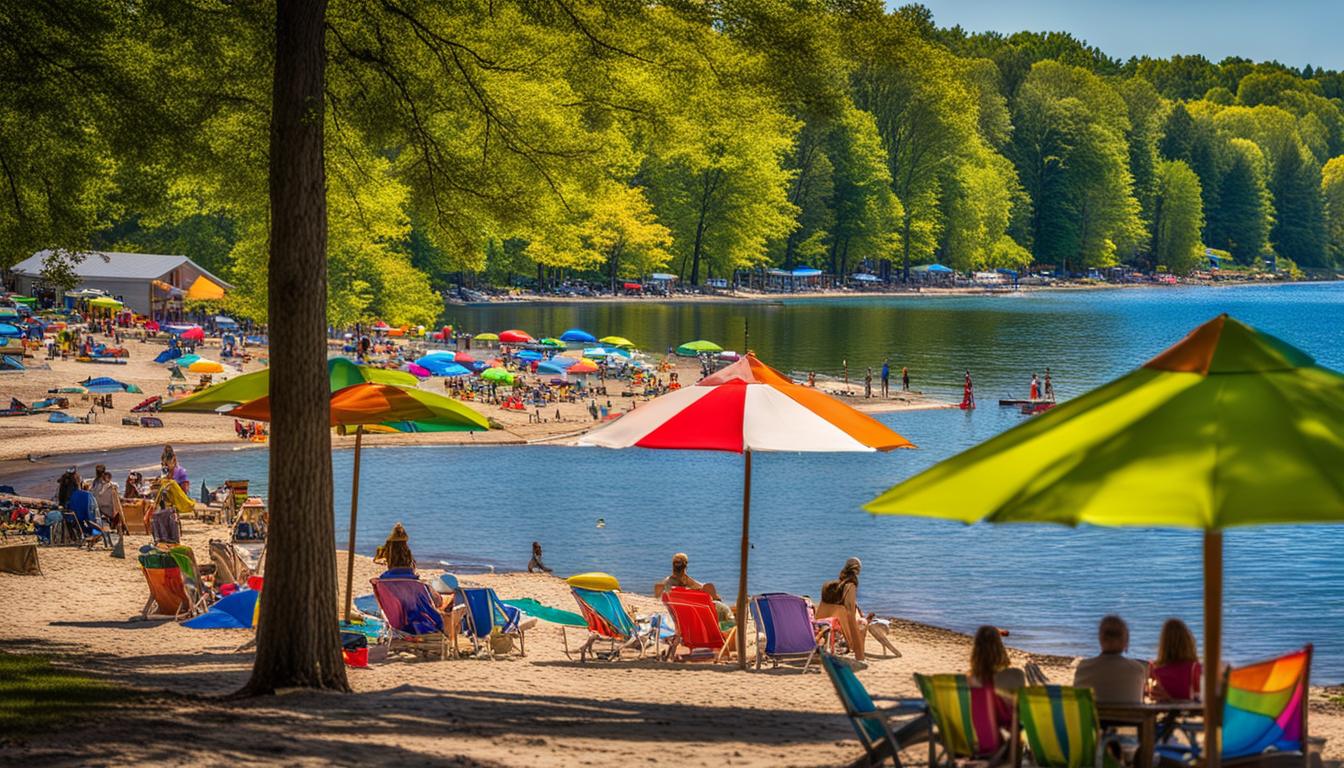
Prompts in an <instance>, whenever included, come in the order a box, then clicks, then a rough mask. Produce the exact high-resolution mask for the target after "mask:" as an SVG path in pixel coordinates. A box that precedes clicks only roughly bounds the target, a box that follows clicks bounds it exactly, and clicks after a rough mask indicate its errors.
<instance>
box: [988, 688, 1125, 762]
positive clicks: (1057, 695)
mask: <svg viewBox="0 0 1344 768" xmlns="http://www.w3.org/2000/svg"><path fill="white" fill-rule="evenodd" d="M1017 720H1018V722H1019V723H1020V724H1021V725H1022V731H1023V734H1024V735H1025V736H1026V742H1027V749H1028V750H1029V751H1030V753H1031V763H1032V764H1033V765H1037V766H1041V768H1084V766H1088V767H1089V768H1111V767H1112V766H1113V765H1114V764H1115V762H1114V761H1113V760H1112V758H1111V756H1110V752H1109V751H1108V750H1107V749H1106V747H1107V743H1108V742H1109V741H1110V740H1111V739H1109V738H1102V731H1101V722H1100V720H1099V719H1098V718H1097V705H1096V702H1095V701H1094V700H1093V698H1092V689H1091V688H1069V687H1065V686H1060V685H1046V686H1038V687H1029V688H1023V689H1021V690H1019V691H1018V692H1017ZM1020 762H1021V761H1020V760H1019V756H1017V755H1014V756H1013V763H1014V765H1017V764H1019V763H1020Z"/></svg>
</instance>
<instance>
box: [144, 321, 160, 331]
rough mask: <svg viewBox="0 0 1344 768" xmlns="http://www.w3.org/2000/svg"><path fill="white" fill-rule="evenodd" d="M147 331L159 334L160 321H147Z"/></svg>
mask: <svg viewBox="0 0 1344 768" xmlns="http://www.w3.org/2000/svg"><path fill="white" fill-rule="evenodd" d="M145 330H146V331H150V332H157V331H158V330H159V321H158V320H146V321H145Z"/></svg>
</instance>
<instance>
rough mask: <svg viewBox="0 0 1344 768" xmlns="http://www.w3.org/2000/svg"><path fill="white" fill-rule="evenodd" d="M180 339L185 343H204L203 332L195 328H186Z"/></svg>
mask: <svg viewBox="0 0 1344 768" xmlns="http://www.w3.org/2000/svg"><path fill="white" fill-rule="evenodd" d="M182 338H183V339H185V340H186V341H205V331H203V330H201V329H200V328H199V327H197V328H188V329H187V330H185V331H183V332H182Z"/></svg>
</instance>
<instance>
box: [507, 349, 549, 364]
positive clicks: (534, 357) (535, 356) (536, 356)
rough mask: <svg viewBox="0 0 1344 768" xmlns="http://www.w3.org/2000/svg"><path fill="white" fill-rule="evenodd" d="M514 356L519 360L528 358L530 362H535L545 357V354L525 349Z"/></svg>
mask: <svg viewBox="0 0 1344 768" xmlns="http://www.w3.org/2000/svg"><path fill="white" fill-rule="evenodd" d="M514 357H517V358H518V359H519V360H526V361H527V362H529V363H534V362H536V361H538V360H541V359H543V358H544V357H545V355H543V354H541V353H540V352H533V351H532V350H530V349H524V350H523V351H521V352H519V353H518V354H516V355H514Z"/></svg>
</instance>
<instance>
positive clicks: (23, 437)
mask: <svg viewBox="0 0 1344 768" xmlns="http://www.w3.org/2000/svg"><path fill="white" fill-rule="evenodd" d="M100 338H102V337H100ZM125 343H126V346H127V348H128V349H129V350H130V357H129V358H128V362H127V364H126V365H102V364H94V363H80V362H76V361H75V360H74V359H73V358H72V359H69V360H59V359H58V360H51V361H47V360H45V359H43V358H42V357H38V358H27V359H26V360H25V362H26V364H27V365H28V366H29V369H28V370H27V371H24V372H22V373H3V374H0V407H3V406H5V405H8V404H9V399H10V398H11V397H17V398H18V399H19V400H22V401H23V402H25V403H32V402H33V401H36V400H41V399H43V398H45V397H49V396H52V397H66V398H69V400H70V408H69V409H68V410H67V411H66V412H67V413H69V414H70V415H72V416H84V415H86V414H88V413H89V411H90V408H91V407H92V403H93V400H92V398H91V396H89V395H78V394H74V395H54V394H53V395H49V394H48V390H51V389H56V388H58V387H68V386H71V385H74V384H76V383H77V382H79V381H82V380H84V379H86V378H88V377H90V376H111V377H113V378H116V379H118V380H120V381H124V382H127V383H130V384H135V385H136V386H138V387H139V388H140V389H141V390H143V394H128V393H121V394H113V395H112V405H113V407H112V408H111V409H109V410H106V411H104V410H102V409H101V408H98V409H94V416H93V423H91V424H52V423H49V422H48V421H47V414H45V413H43V414H34V415H30V416H15V417H6V418H0V461H4V460H12V459H26V458H34V459H36V458H42V457H47V456H53V455H58V454H63V453H76V452H78V453H87V452H91V451H99V450H102V451H110V450H116V449H119V448H135V447H142V446H151V445H162V444H164V443H170V444H173V445H190V444H225V445H233V446H236V447H237V446H248V445H249V443H248V442H247V441H245V440H240V439H239V438H238V437H237V435H236V434H235V433H234V427H233V419H232V418H229V417H228V416H221V415H217V414H199V413H159V414H151V415H155V416H158V417H159V418H160V419H162V420H163V428H161V429H155V428H145V427H139V426H123V425H122V423H121V419H122V417H124V416H133V415H136V414H132V413H131V412H130V409H131V408H132V407H134V406H135V405H136V404H138V403H140V402H141V401H142V400H144V399H145V398H147V397H149V396H151V395H164V394H165V393H166V391H167V388H168V385H169V383H170V380H169V377H168V370H167V369H166V368H165V367H164V366H162V365H157V364H155V363H154V357H155V356H156V355H158V353H159V352H162V351H163V349H164V342H163V341H162V340H155V339H148V340H146V339H135V338H130V339H127V340H126V342H125ZM254 351H255V350H254ZM199 352H200V353H201V354H202V355H203V356H205V357H207V358H209V359H212V360H213V359H218V352H219V345H218V341H217V340H213V339H212V340H208V341H207V343H206V344H205V345H203V346H202V347H201V348H200V349H199ZM337 352H339V350H338V349H336V348H334V347H333V354H335V353H337ZM654 362H658V359H657V358H655V359H654ZM669 362H670V363H671V364H672V365H673V366H674V367H673V368H672V370H674V371H676V372H677V373H678V374H679V377H680V379H681V381H683V382H693V381H695V380H696V379H698V378H699V366H698V363H697V362H696V361H695V360H693V359H689V360H688V359H686V358H677V357H673V358H671V359H670V361H669ZM262 366H263V362H262V358H260V357H257V358H254V359H253V360H252V361H251V362H249V363H247V364H245V365H241V366H238V367H237V368H235V367H234V366H232V365H230V364H228V363H226V367H228V368H229V372H230V374H232V375H236V374H238V373H242V372H250V371H254V370H257V369H259V368H261V367H262ZM664 375H665V374H664ZM797 375H799V376H800V378H801V377H802V376H805V374H801V373H800V374H797ZM199 378H200V377H199V376H198V375H188V383H189V384H190V385H192V386H195V385H196V383H197V382H198V380H199ZM216 378H217V379H218V378H219V377H216ZM444 381H445V380H444V379H440V378H432V379H428V380H426V381H425V382H423V383H422V384H421V388H423V389H426V390H430V391H434V392H439V393H447V391H446V390H445V389H444V384H443V382H444ZM618 386H619V385H617V384H614V383H613V384H612V385H611V386H609V387H608V390H609V392H610V396H608V397H605V398H599V399H598V404H599V405H603V404H605V403H606V401H610V402H611V404H612V411H613V412H615V411H625V410H629V409H631V408H634V407H638V405H639V404H640V403H642V402H645V398H642V397H639V398H635V397H623V396H621V395H620V393H619V391H618ZM817 386H818V388H820V389H823V390H824V391H827V392H830V393H832V394H836V395H839V396H841V397H844V398H845V400H846V401H847V402H849V403H850V404H851V405H854V406H855V407H857V408H858V409H860V410H863V411H865V412H869V413H882V412H890V411H904V410H921V409H929V408H947V407H950V404H948V403H945V402H940V401H938V400H937V399H934V398H931V397H926V396H924V395H923V394H921V393H919V392H907V393H901V392H893V393H892V396H891V397H889V398H879V397H874V398H864V397H863V396H862V395H863V392H862V382H861V381H859V382H853V381H851V382H850V384H849V386H848V387H846V386H845V385H844V383H843V382H840V381H834V380H831V379H827V378H826V377H824V376H822V377H818V383H817ZM469 405H471V407H473V408H475V409H476V410H478V411H479V412H481V413H483V414H485V415H486V416H488V417H489V418H491V419H493V420H494V421H495V422H497V423H498V424H499V426H500V427H501V428H500V429H492V430H490V431H489V432H436V433H417V434H371V435H366V436H365V440H366V442H368V443H369V444H371V445H378V444H396V445H499V444H514V445H521V444H528V443H559V444H569V443H573V442H575V441H576V440H577V438H578V437H579V436H580V435H582V434H583V433H584V432H585V431H587V430H589V429H591V428H592V427H593V426H594V425H595V422H594V421H593V419H592V417H591V415H590V414H589V413H588V403H587V402H586V401H585V402H581V403H559V404H555V405H551V406H548V407H546V408H542V409H532V410H530V411H513V410H505V409H503V408H500V407H497V406H491V405H487V404H484V403H479V402H472V403H469ZM332 442H333V445H335V446H338V447H340V446H345V447H353V444H354V439H353V437H349V436H346V437H340V436H336V437H333V438H332Z"/></svg>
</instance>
